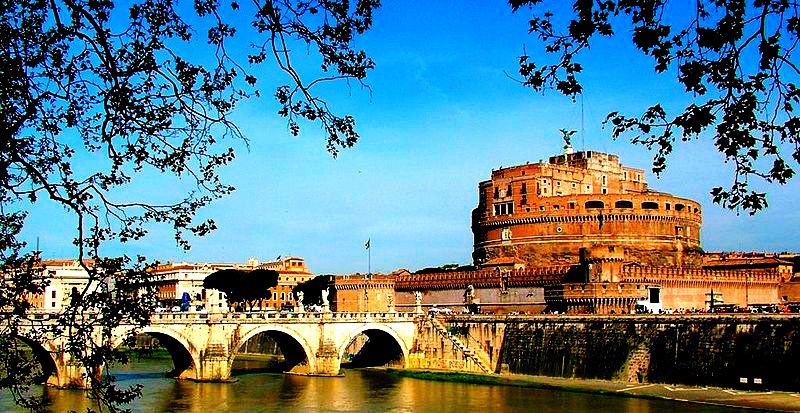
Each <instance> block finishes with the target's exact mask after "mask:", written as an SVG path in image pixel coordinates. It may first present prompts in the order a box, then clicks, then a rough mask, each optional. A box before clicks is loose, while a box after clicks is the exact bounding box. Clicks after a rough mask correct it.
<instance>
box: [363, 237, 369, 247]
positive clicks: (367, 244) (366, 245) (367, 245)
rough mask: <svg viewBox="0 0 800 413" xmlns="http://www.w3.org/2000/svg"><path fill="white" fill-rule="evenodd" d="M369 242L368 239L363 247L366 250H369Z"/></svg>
mask: <svg viewBox="0 0 800 413" xmlns="http://www.w3.org/2000/svg"><path fill="white" fill-rule="evenodd" d="M369 242H370V240H369V239H368V240H367V243H366V244H364V247H366V249H369Z"/></svg>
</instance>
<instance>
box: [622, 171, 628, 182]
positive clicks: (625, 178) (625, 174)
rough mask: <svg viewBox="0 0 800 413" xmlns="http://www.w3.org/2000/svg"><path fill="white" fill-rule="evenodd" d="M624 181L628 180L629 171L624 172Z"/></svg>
mask: <svg viewBox="0 0 800 413" xmlns="http://www.w3.org/2000/svg"><path fill="white" fill-rule="evenodd" d="M622 179H623V180H625V181H627V180H628V171H622Z"/></svg>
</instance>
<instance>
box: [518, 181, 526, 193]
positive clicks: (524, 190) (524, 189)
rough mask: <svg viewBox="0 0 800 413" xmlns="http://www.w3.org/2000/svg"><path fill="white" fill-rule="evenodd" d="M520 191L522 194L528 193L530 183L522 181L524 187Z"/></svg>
mask: <svg viewBox="0 0 800 413" xmlns="http://www.w3.org/2000/svg"><path fill="white" fill-rule="evenodd" d="M519 193H521V194H527V193H528V185H526V184H525V182H523V183H522V189H520V191H519Z"/></svg>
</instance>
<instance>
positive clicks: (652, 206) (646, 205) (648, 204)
mask: <svg viewBox="0 0 800 413" xmlns="http://www.w3.org/2000/svg"><path fill="white" fill-rule="evenodd" d="M642 209H658V202H650V201H648V202H642Z"/></svg>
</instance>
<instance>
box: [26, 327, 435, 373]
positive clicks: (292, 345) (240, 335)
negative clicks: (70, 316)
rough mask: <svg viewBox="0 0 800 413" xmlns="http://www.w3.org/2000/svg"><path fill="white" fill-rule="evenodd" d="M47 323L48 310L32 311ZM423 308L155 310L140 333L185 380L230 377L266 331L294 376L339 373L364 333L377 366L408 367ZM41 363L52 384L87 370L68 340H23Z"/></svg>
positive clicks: (121, 330) (121, 331)
mask: <svg viewBox="0 0 800 413" xmlns="http://www.w3.org/2000/svg"><path fill="white" fill-rule="evenodd" d="M34 317H37V318H38V319H39V322H48V321H47V320H48V319H49V317H48V315H47V314H38V315H34ZM426 320H427V319H426V317H424V316H421V315H420V314H418V313H401V312H390V313H334V312H321V313H288V314H280V313H271V312H253V313H226V314H203V313H157V314H154V315H153V316H152V319H151V323H150V325H149V326H147V327H144V328H138V329H136V333H140V334H141V333H143V334H148V335H150V336H153V337H155V338H156V339H157V340H158V341H159V342H160V343H161V344H162V345H163V346H164V347H165V348H166V349H167V350H168V351H169V353H170V355H171V356H172V360H173V363H174V366H175V370H173V371H172V372H171V374H170V375H173V376H175V377H178V378H182V379H191V380H197V381H227V380H229V379H230V377H231V367H232V365H233V361H234V359H235V358H236V356H237V355H238V354H240V351H241V349H242V348H243V346H244V344H245V343H246V342H247V341H248V340H250V339H251V338H253V337H255V336H256V335H258V334H266V335H268V336H269V337H270V338H272V339H273V340H274V341H275V342H276V343H277V344H278V347H279V348H280V350H281V352H282V353H283V356H284V358H285V362H286V364H287V366H288V367H287V369H286V371H287V372H289V373H294V374H305V375H320V376H336V375H338V374H339V370H340V367H341V364H342V360H343V359H344V358H345V350H346V349H347V347H348V346H349V345H350V344H351V343H353V342H354V341H355V340H356V338H357V337H358V336H360V335H362V334H363V335H365V336H366V337H367V338H368V340H365V341H366V344H364V347H363V348H362V349H361V351H360V352H359V354H362V353H363V352H365V351H366V352H368V353H369V357H371V358H372V364H373V365H391V366H393V367H398V368H406V367H409V360H410V359H411V357H410V355H411V353H412V352H414V348H415V345H416V341H415V340H416V338H417V335H418V327H419V326H421V324H423V323H425V322H426ZM133 330H134V326H133V325H120V326H118V327H117V328H116V329H115V330H114V337H113V338H112V344H113V345H114V346H118V345H120V344H121V343H122V342H123V340H124V337H125V336H126V335H128V334H130V333H131V332H132V331H133ZM21 338H22V339H23V341H25V342H26V343H27V344H28V345H29V346H31V348H32V349H33V351H34V353H35V354H36V355H37V357H39V359H40V360H41V361H42V364H43V367H44V369H45V371H46V373H49V374H50V376H49V378H48V380H47V384H49V385H53V386H57V387H82V386H83V385H84V384H85V379H84V375H85V369H82V368H81V367H80V366H79V365H77V363H75V362H74V361H72V360H70V356H69V354H68V353H67V352H65V351H64V350H63V348H64V347H63V340H58V339H55V340H51V341H49V342H45V343H36V342H32V341H31V340H25V339H24V337H21Z"/></svg>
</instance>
